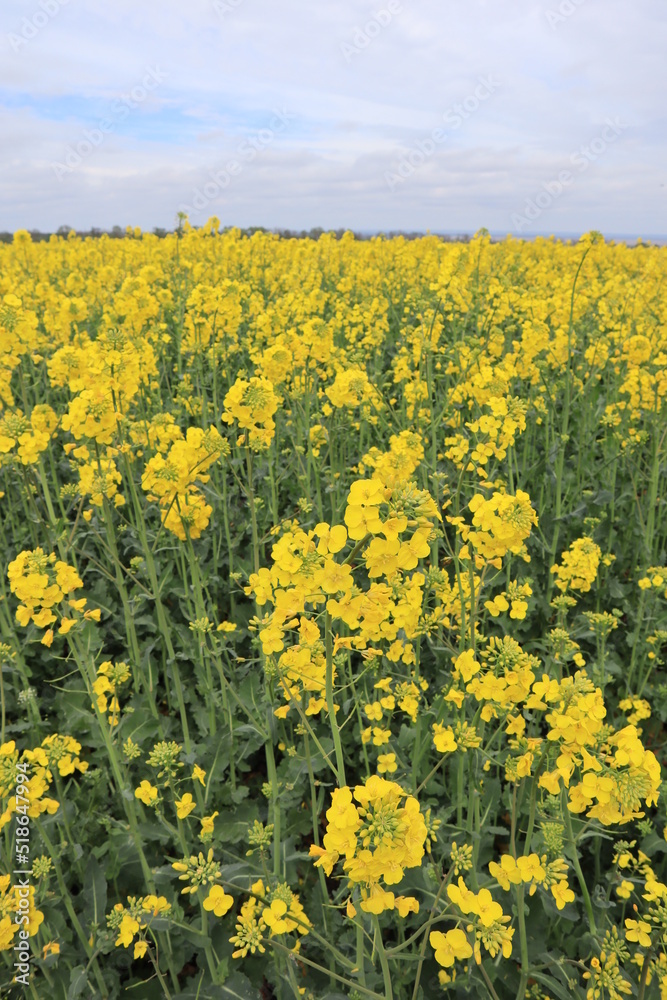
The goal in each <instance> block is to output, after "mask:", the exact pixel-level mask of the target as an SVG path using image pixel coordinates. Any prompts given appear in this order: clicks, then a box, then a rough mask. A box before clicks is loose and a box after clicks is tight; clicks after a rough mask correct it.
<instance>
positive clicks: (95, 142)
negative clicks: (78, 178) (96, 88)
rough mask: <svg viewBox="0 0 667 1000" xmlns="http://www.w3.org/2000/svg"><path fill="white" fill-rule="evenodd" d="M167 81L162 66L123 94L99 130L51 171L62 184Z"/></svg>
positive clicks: (88, 133)
mask: <svg viewBox="0 0 667 1000" xmlns="http://www.w3.org/2000/svg"><path fill="white" fill-rule="evenodd" d="M166 79H167V74H166V73H165V72H164V71H163V70H161V69H160V67H159V66H149V67H148V69H147V70H146V73H145V74H144V76H143V77H142V79H141V82H140V83H138V84H136V85H135V86H134V87H132V89H131V90H130V91H129V92H128V93H125V94H120V95H119V97H117V98H116V100H115V101H114V102H113V104H112V105H111V107H110V109H109V114H108V115H107V116H106V117H105V118H101V119H100V121H99V122H98V123H97V126H96V127H95V128H85V129H84V130H83V137H82V138H81V139H79V140H78V142H75V143H70V145H68V146H66V147H65V155H64V157H63V159H62V160H54V161H53V162H52V163H51V169H52V170H53V172H54V173H55V175H56V177H57V178H58V180H59V181H63V180H64V179H65V177H67V176H68V175H69V174H71V173H73V172H74V171H75V170H76V169H77V167H80V166H81V164H82V163H83V161H84V160H85V159H87V158H88V157H89V156H90V155H91V154H92V153H93V152H94V151H95V150H96V149H97V148H99V146H101V145H102V143H103V142H104V140H105V138H106V137H107V135H109V134H110V133H111V132H113V131H114V129H115V128H116V126H117V125H119V124H120V123H121V122H124V121H125V119H126V118H127V117H128V116H129V115H130V114H131V113H132V112H133V111H134V110H135V109H136V108H138V107H139V105H140V104H143V102H144V101H145V100H147V98H148V97H149V96H150V95H151V94H152V93H153V91H154V90H157V88H158V87H159V86H160V84H161V83H164V81H165V80H166Z"/></svg>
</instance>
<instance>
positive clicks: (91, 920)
mask: <svg viewBox="0 0 667 1000" xmlns="http://www.w3.org/2000/svg"><path fill="white" fill-rule="evenodd" d="M82 896H83V904H84V905H83V919H84V921H85V923H86V925H87V926H88V927H89V928H90V927H92V925H93V924H97V925H98V926H99V925H100V924H104V914H105V911H106V908H107V880H106V877H105V874H104V868H103V867H102V865H101V864H100V863H99V861H98V860H97V858H96V857H94V855H92V854H91V856H90V857H89V858H88V864H87V865H86V874H85V877H84V880H83V892H82Z"/></svg>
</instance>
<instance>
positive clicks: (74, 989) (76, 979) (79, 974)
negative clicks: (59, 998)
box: [67, 965, 88, 1000]
mask: <svg viewBox="0 0 667 1000" xmlns="http://www.w3.org/2000/svg"><path fill="white" fill-rule="evenodd" d="M87 983H88V976H87V975H86V970H85V969H84V967H83V966H82V965H75V966H74V968H73V969H72V971H71V972H70V974H69V989H68V990H67V1000H76V998H77V997H80V996H81V994H82V993H83V991H84V990H85V988H86V984H87Z"/></svg>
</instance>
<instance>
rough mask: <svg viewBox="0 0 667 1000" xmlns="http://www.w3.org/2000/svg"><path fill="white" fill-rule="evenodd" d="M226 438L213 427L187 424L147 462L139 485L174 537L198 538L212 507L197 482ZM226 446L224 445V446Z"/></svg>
mask: <svg viewBox="0 0 667 1000" xmlns="http://www.w3.org/2000/svg"><path fill="white" fill-rule="evenodd" d="M225 446H226V442H224V441H223V439H222V438H221V437H220V434H219V433H218V432H217V430H216V429H215V427H210V428H209V429H208V430H207V431H204V430H202V429H201V428H200V427H189V428H188V431H187V434H186V436H185V438H184V439H183V438H180V439H179V440H176V441H174V442H173V443H172V444H171V446H170V447H169V449H168V451H166V452H165V454H162V452H158V453H157V454H156V455H154V456H153V457H152V458H151V459H150V460H149V461H148V462H147V463H146V468H145V470H144V474H143V476H142V479H141V485H142V487H143V489H144V490H145V491H146V493H147V494H148V497H149V499H150V500H157V501H158V503H159V504H160V510H161V517H162V523H163V524H164V526H165V528H167V529H168V530H169V531H171V532H172V533H173V534H174V535H176V537H177V538H180V539H181V541H184V540H185V538H186V537H190V538H199V537H200V535H201V533H202V531H204V529H205V528H206V527H207V525H208V522H209V518H210V516H211V511H212V509H213V508H212V507H211V505H210V504H207V503H206V502H205V500H204V496H203V493H202V491H201V488H200V486H199V485H198V484H202V483H207V482H208V481H209V479H210V476H208V475H206V469H208V468H210V466H211V465H213V463H214V462H215V461H217V459H218V458H219V457H220V455H222V454H223V452H224V451H225ZM227 447H228V446H227Z"/></svg>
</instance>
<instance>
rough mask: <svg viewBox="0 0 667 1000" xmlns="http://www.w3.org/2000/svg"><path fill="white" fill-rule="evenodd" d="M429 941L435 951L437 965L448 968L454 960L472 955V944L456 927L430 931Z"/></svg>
mask: <svg viewBox="0 0 667 1000" xmlns="http://www.w3.org/2000/svg"><path fill="white" fill-rule="evenodd" d="M428 939H429V943H430V945H431V948H433V950H434V952H435V960H436V962H437V963H438V965H442V966H443V967H444V968H446V969H447V968H450V967H451V966H452V965H454V962H455V961H457V960H458V961H463V960H465V959H466V958H470V957H471V955H472V946H471V944H470V942H469V941H468V938H467V935H466V934H465V933H464V931H462V930H461V929H460V928H458V927H454V928H453V929H452V930H449V931H447V932H446V933H445V934H443V933H442V931H431V933H430V934H429V938H428Z"/></svg>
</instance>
